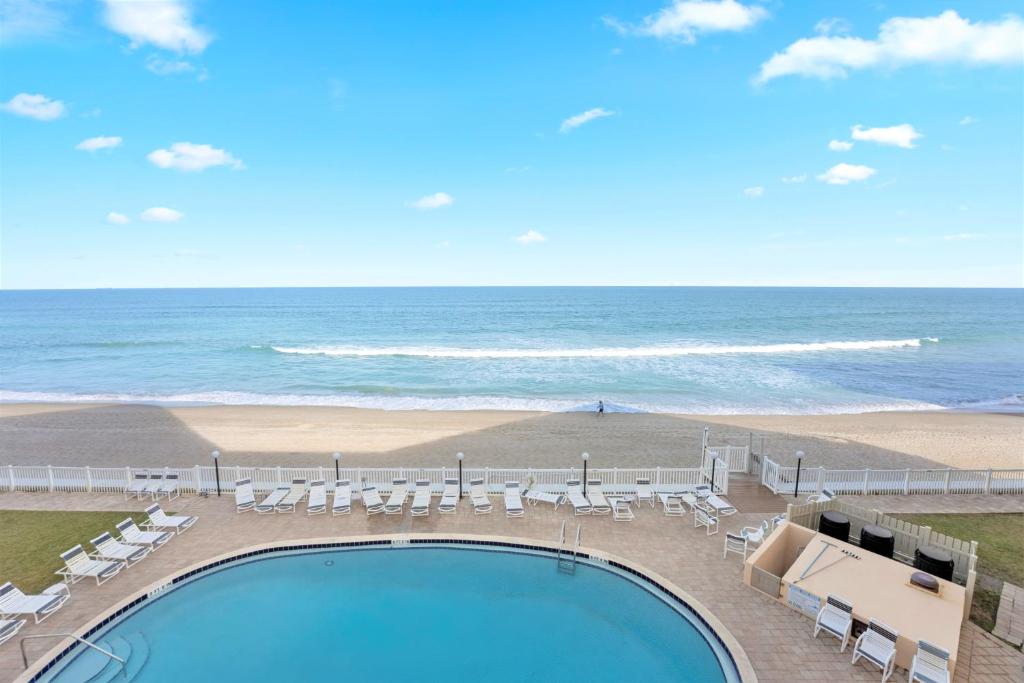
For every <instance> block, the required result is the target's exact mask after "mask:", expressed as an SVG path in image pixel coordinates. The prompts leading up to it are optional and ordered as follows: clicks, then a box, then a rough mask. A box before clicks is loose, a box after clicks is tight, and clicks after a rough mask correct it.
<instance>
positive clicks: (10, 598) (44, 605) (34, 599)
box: [0, 581, 71, 624]
mask: <svg viewBox="0 0 1024 683" xmlns="http://www.w3.org/2000/svg"><path fill="white" fill-rule="evenodd" d="M70 599H71V592H70V591H68V587H67V584H64V583H57V584H54V585H52V586H50V587H49V588H47V589H46V590H44V591H43V592H42V594H40V595H25V594H24V593H22V592H21V591H20V590H18V589H17V588H16V587H15V586H14V584H13V583H11V582H10V581H8V582H7V583H5V584H4V585H2V586H0V617H18V616H22V615H27V614H31V615H32V617H33V618H34V619H35V622H36V623H37V624H38V623H39V622H41V621H43V620H44V619H46V617H48V616H50V615H51V614H53V613H54V612H56V611H57V610H59V609H60V608H61V607H62V606H63V605H64V603H65V602H67V601H68V600H70Z"/></svg>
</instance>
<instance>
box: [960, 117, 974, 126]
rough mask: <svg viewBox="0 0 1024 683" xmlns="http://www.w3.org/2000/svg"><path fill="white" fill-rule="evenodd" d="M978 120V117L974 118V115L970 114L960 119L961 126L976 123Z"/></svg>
mask: <svg viewBox="0 0 1024 683" xmlns="http://www.w3.org/2000/svg"><path fill="white" fill-rule="evenodd" d="M977 122H978V119H976V118H974V117H973V116H970V115H968V116H965V117H963V118H962V119H960V125H961V126H970V125H973V124H975V123H977Z"/></svg>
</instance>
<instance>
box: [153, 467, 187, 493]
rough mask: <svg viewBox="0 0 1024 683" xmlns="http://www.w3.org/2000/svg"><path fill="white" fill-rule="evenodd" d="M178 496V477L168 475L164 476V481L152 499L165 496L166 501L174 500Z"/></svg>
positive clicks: (172, 474)
mask: <svg viewBox="0 0 1024 683" xmlns="http://www.w3.org/2000/svg"><path fill="white" fill-rule="evenodd" d="M180 495H181V493H180V492H179V491H178V475H177V474H174V473H170V474H167V475H166V476H164V481H163V483H162V484H160V488H159V489H158V490H157V492H156V495H155V496H154V498H159V497H160V496H166V498H167V500H174V499H175V498H177V497H178V496H180Z"/></svg>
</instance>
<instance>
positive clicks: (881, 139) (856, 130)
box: [850, 123, 922, 149]
mask: <svg viewBox="0 0 1024 683" xmlns="http://www.w3.org/2000/svg"><path fill="white" fill-rule="evenodd" d="M850 137H852V138H853V139H854V140H867V141H868V142H877V143H878V144H880V145H890V146H893V147H902V148H903V149H912V148H913V147H914V140H916V139H918V138H919V137H922V136H921V134H920V133H918V132H917V131H916V130H914V127H913V126H912V125H910V124H909V123H902V124H900V125H898V126H889V127H888V128H864V127H863V126H860V125H856V126H854V127H853V128H851V129H850Z"/></svg>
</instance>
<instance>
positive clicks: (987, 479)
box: [985, 469, 992, 493]
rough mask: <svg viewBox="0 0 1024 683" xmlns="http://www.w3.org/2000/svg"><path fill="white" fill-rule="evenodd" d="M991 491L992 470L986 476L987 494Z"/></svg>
mask: <svg viewBox="0 0 1024 683" xmlns="http://www.w3.org/2000/svg"><path fill="white" fill-rule="evenodd" d="M991 490H992V470H991V469H990V470H989V471H988V472H987V473H986V474H985V493H988V492H989V491H991Z"/></svg>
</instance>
